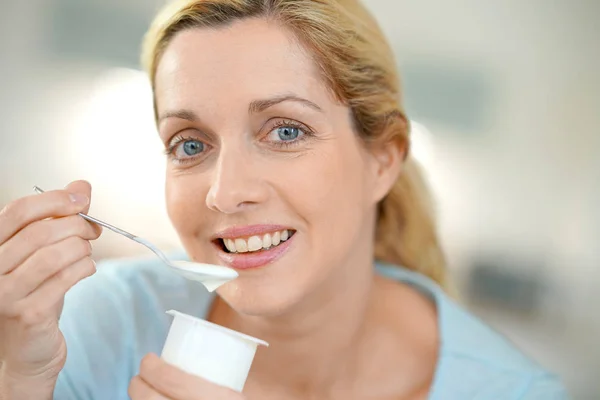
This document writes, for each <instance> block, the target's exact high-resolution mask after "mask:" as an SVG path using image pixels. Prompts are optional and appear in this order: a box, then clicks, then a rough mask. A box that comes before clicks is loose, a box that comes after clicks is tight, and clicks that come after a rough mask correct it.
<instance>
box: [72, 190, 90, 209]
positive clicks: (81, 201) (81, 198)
mask: <svg viewBox="0 0 600 400" xmlns="http://www.w3.org/2000/svg"><path fill="white" fill-rule="evenodd" d="M69 197H70V198H71V201H72V202H73V203H75V204H77V205H82V206H85V205H87V203H88V202H89V201H90V199H89V198H88V197H87V196H86V195H84V194H79V193H71V194H69Z"/></svg>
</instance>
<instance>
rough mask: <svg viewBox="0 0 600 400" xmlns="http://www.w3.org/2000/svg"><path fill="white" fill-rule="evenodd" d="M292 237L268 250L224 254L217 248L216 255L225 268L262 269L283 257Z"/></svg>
mask: <svg viewBox="0 0 600 400" xmlns="http://www.w3.org/2000/svg"><path fill="white" fill-rule="evenodd" d="M295 236H296V235H293V236H292V237H290V238H289V239H288V240H286V241H285V242H283V243H280V244H279V245H277V246H275V247H273V248H271V249H269V250H262V251H255V252H248V253H226V252H225V251H223V250H222V249H221V248H219V250H218V252H217V254H218V256H219V257H220V258H221V260H223V261H224V262H225V263H226V264H227V266H229V267H231V268H235V269H251V268H258V267H263V266H265V265H267V264H270V263H272V262H274V261H275V260H277V259H279V258H280V257H281V256H283V255H284V254H285V253H286V252H287V251H288V250H289V248H290V246H291V242H292V241H293V240H294V237H295Z"/></svg>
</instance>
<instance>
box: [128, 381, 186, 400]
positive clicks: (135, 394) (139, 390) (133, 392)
mask: <svg viewBox="0 0 600 400" xmlns="http://www.w3.org/2000/svg"><path fill="white" fill-rule="evenodd" d="M127 394H128V395H129V397H130V398H131V400H162V399H168V397H165V396H163V395H162V394H160V393H158V392H157V391H156V390H154V389H152V387H151V386H150V385H148V384H147V383H146V382H144V380H143V379H142V378H140V376H139V375H138V376H135V377H133V379H132V380H131V382H130V383H129V388H128V389H127ZM178 400H179V399H178Z"/></svg>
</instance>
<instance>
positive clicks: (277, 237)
mask: <svg viewBox="0 0 600 400" xmlns="http://www.w3.org/2000/svg"><path fill="white" fill-rule="evenodd" d="M289 237H290V232H289V231H288V230H287V229H285V230H283V231H279V232H274V233H265V234H264V235H262V236H250V237H249V238H247V239H243V238H236V239H223V243H225V247H227V250H229V251H230V252H232V253H247V252H250V251H258V250H262V249H268V248H269V247H275V246H277V245H278V244H279V243H281V242H285V241H286V240H288V239H289Z"/></svg>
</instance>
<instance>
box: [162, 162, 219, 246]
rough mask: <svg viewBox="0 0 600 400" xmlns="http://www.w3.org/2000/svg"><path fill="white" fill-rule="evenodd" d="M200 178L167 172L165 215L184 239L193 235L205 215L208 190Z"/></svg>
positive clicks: (193, 175) (194, 175)
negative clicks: (166, 214)
mask: <svg viewBox="0 0 600 400" xmlns="http://www.w3.org/2000/svg"><path fill="white" fill-rule="evenodd" d="M203 181H204V180H203V179H202V177H201V176H197V175H196V174H191V173H190V174H186V175H178V174H174V173H172V172H170V171H167V178H166V185H165V194H166V205H167V213H168V215H169V218H170V219H171V223H172V224H173V226H174V228H175V229H176V231H177V232H178V233H179V235H180V236H182V239H185V237H186V236H188V235H194V234H195V233H196V230H197V229H198V226H200V225H202V224H201V222H202V219H203V216H205V215H206V214H207V213H206V193H207V192H208V189H206V188H205V186H206V185H204V183H203Z"/></svg>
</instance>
